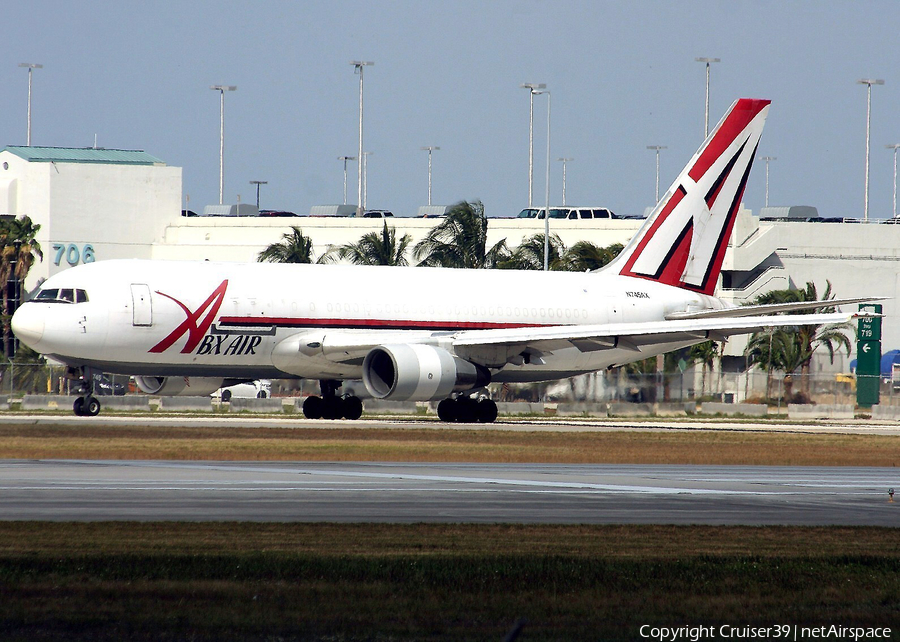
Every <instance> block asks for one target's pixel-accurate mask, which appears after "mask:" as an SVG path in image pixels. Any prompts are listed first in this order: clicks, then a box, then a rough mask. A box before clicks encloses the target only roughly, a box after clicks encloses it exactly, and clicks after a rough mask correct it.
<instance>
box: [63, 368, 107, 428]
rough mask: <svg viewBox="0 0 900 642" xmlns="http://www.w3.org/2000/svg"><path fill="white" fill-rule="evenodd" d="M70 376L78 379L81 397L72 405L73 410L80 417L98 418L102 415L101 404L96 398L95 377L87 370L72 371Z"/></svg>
mask: <svg viewBox="0 0 900 642" xmlns="http://www.w3.org/2000/svg"><path fill="white" fill-rule="evenodd" d="M69 376H70V377H72V378H73V379H78V382H79V395H80V396H79V397H78V399H76V400H75V403H74V404H73V405H72V410H73V411H74V412H75V414H76V415H78V416H79V417H96V416H97V415H99V414H100V402H99V401H98V400H97V397H95V396H94V377H93V374H92V373H91V372H90V371H89V370H88V369H87V368H80V369H79V370H70V371H69Z"/></svg>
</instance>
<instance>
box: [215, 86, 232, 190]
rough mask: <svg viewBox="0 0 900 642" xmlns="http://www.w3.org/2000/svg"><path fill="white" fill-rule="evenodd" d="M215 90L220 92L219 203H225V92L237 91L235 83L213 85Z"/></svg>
mask: <svg viewBox="0 0 900 642" xmlns="http://www.w3.org/2000/svg"><path fill="white" fill-rule="evenodd" d="M210 89H212V90H213V91H218V92H219V94H220V102H219V205H222V203H224V202H225V201H224V195H225V92H226V91H235V90H236V89H237V87H236V86H235V85H212V86H211V87H210Z"/></svg>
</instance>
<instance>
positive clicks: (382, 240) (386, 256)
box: [323, 222, 412, 265]
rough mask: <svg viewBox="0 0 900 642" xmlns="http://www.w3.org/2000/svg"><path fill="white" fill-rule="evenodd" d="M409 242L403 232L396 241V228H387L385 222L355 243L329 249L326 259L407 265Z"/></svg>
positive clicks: (366, 263) (356, 262)
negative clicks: (380, 227) (378, 230)
mask: <svg viewBox="0 0 900 642" xmlns="http://www.w3.org/2000/svg"><path fill="white" fill-rule="evenodd" d="M410 243H412V237H411V236H410V235H409V234H404V235H403V237H402V238H401V239H400V240H399V241H398V240H397V230H396V229H394V228H393V227H391V228H389V227H388V226H387V222H385V224H384V228H382V230H381V232H380V233H378V232H369V233H368V234H364V235H363V236H362V238H360V239H359V241H357V242H356V243H348V244H347V245H341V246H339V247H336V248H333V249H331V250H329V251H328V253H327V254H326V257H328V258H327V259H326V260H333V259H334V258H337V259H342V260H349V261H350V262H351V263H353V264H354V265H409V262H408V261H407V260H406V250H407V249H408V248H409V245H410ZM323 258H325V257H323Z"/></svg>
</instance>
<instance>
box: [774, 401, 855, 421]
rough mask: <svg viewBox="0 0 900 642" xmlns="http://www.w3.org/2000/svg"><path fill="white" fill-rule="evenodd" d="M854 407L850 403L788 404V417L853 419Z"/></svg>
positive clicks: (798, 418)
mask: <svg viewBox="0 0 900 642" xmlns="http://www.w3.org/2000/svg"><path fill="white" fill-rule="evenodd" d="M853 412H854V408H853V406H852V405H850V404H801V403H792V404H788V418H789V419H797V420H801V421H802V420H809V419H853Z"/></svg>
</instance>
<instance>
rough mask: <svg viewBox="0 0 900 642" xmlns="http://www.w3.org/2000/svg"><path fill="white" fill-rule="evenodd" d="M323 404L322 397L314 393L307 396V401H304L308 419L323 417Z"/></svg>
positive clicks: (304, 412)
mask: <svg viewBox="0 0 900 642" xmlns="http://www.w3.org/2000/svg"><path fill="white" fill-rule="evenodd" d="M322 406H323V404H322V397H316V396H314V395H313V396H311V397H307V398H306V401H304V402H303V416H304V417H306V418H307V419H321V418H322V410H323V408H322Z"/></svg>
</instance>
